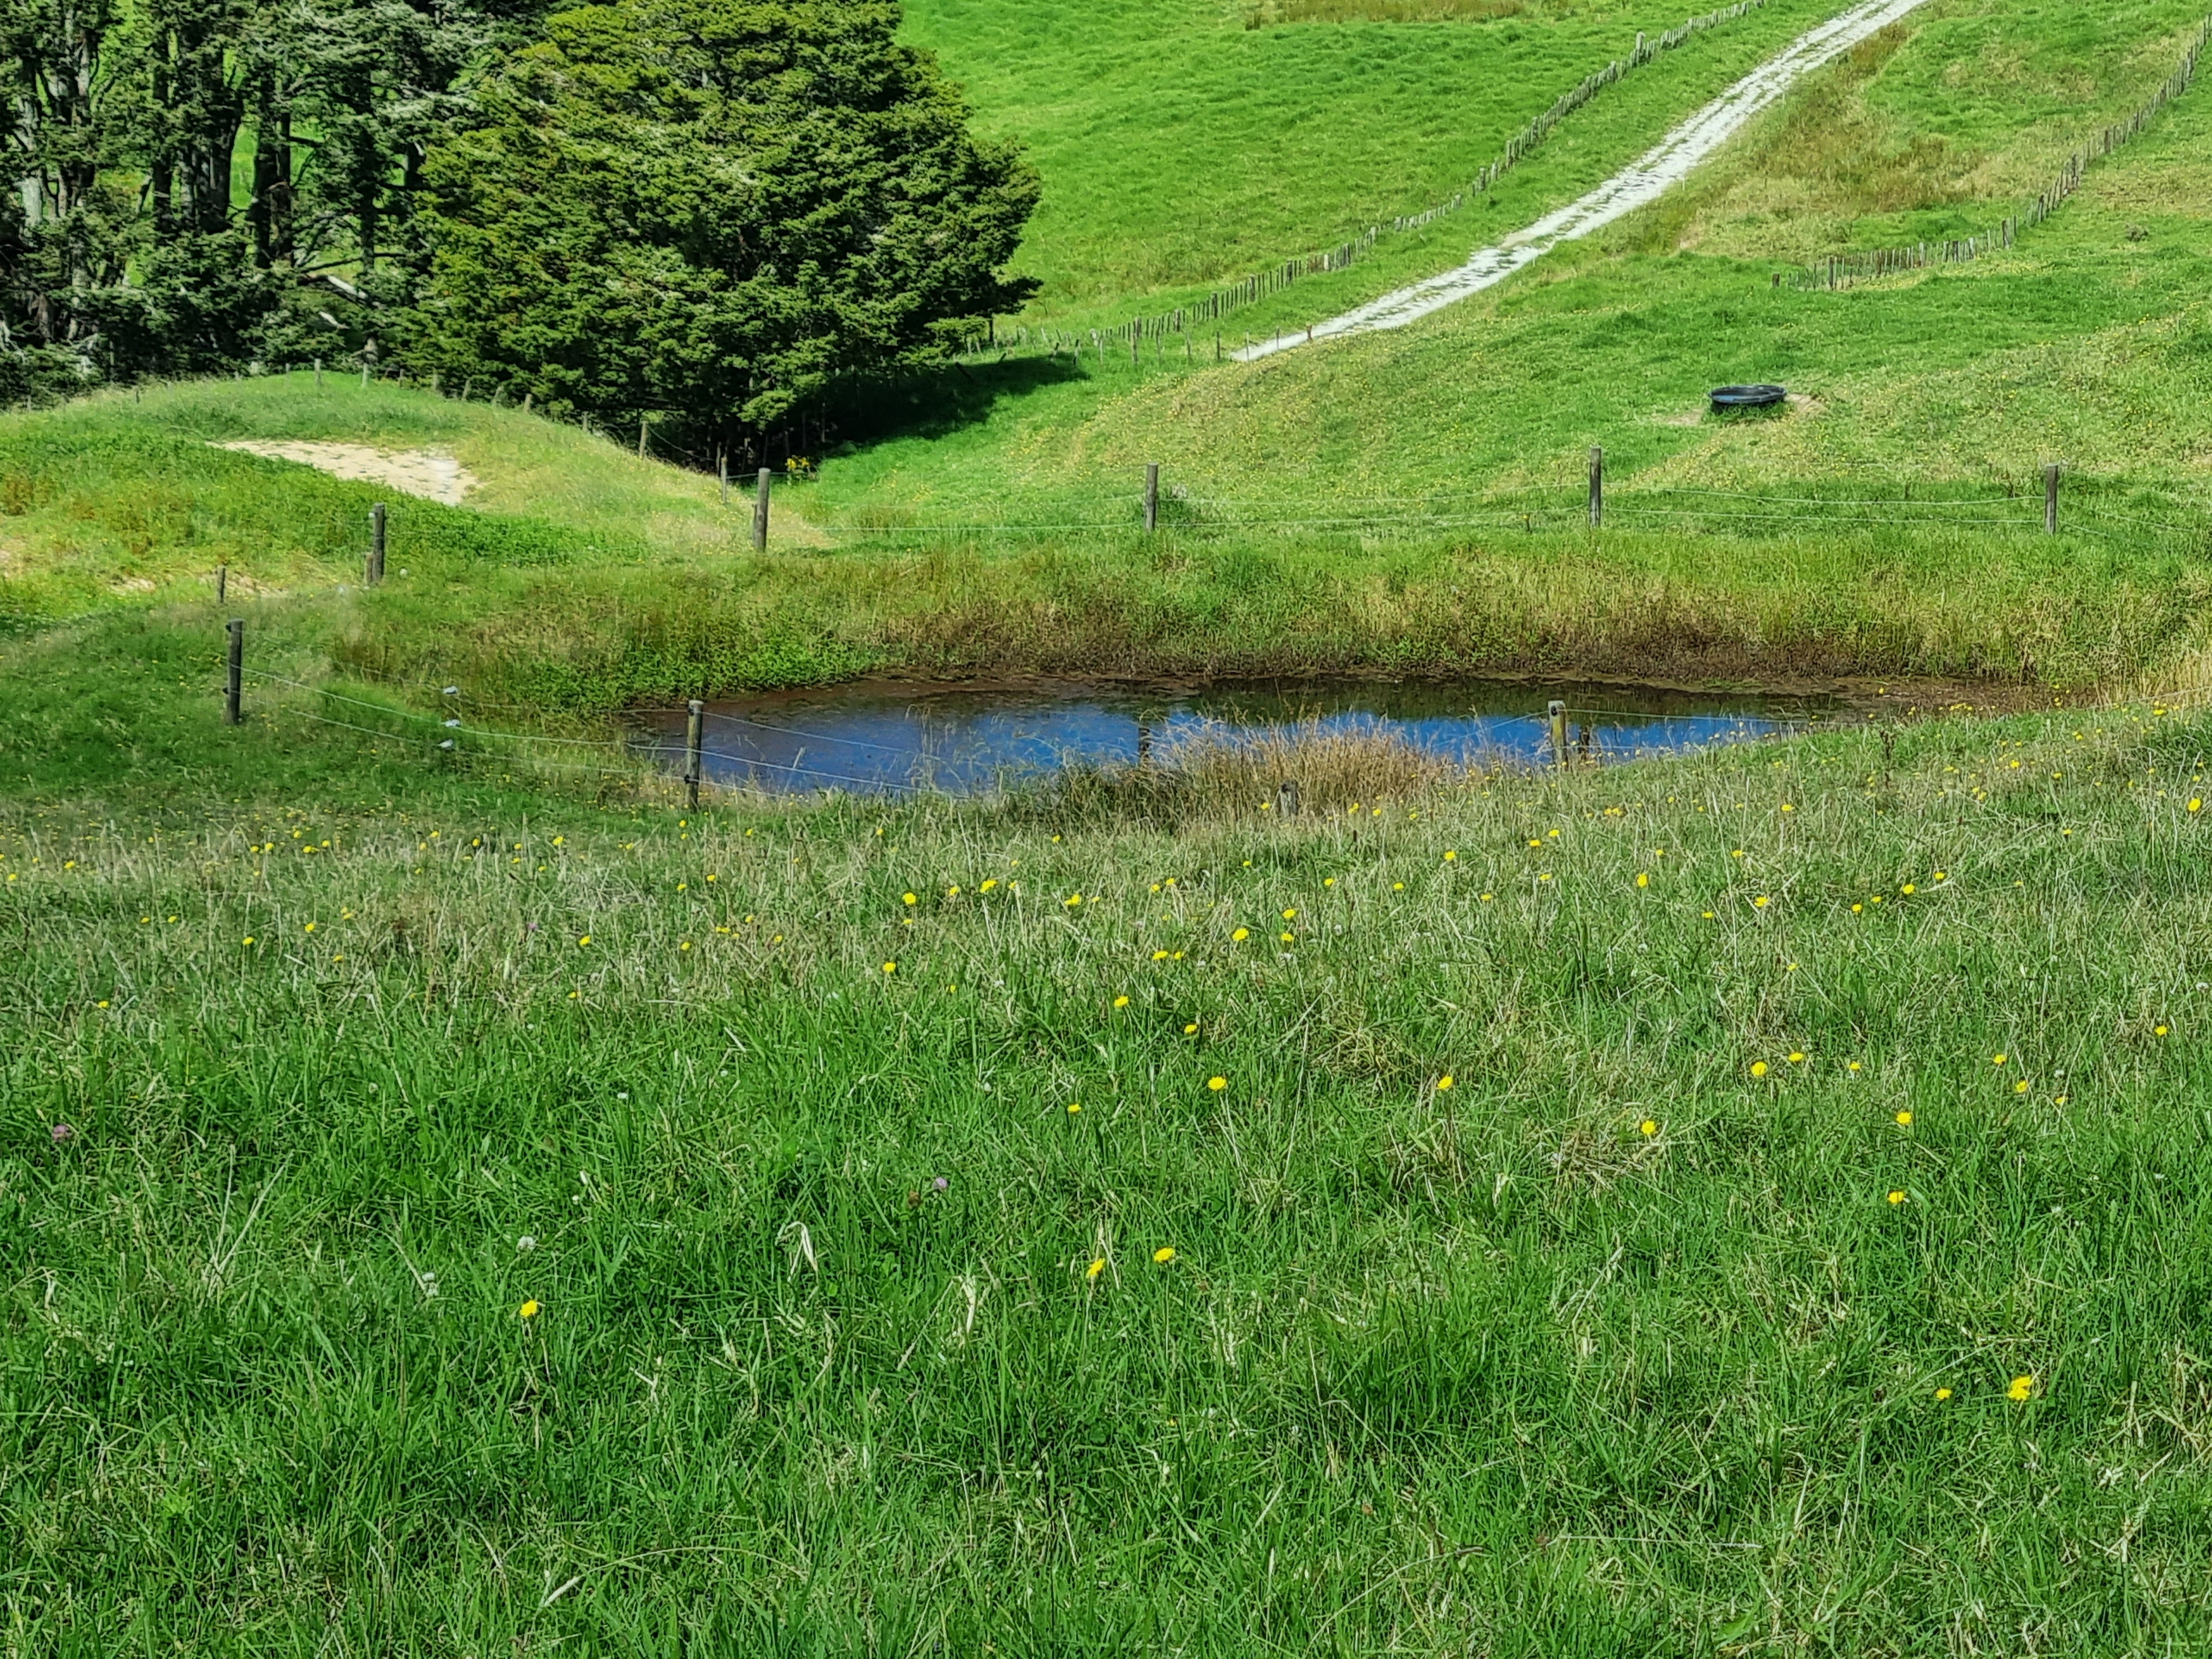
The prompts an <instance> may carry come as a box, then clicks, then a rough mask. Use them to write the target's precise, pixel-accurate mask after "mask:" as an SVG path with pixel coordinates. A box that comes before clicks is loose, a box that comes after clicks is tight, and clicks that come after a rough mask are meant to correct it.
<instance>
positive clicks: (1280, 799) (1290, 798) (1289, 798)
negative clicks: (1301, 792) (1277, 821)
mask: <svg viewBox="0 0 2212 1659" xmlns="http://www.w3.org/2000/svg"><path fill="white" fill-rule="evenodd" d="M1275 811H1276V813H1277V814H1278V815H1279V816H1280V817H1286V818H1294V817H1297V815H1298V787H1297V785H1296V784H1295V783H1291V782H1290V781H1288V780H1285V781H1283V782H1281V783H1279V784H1277V785H1276V786H1275Z"/></svg>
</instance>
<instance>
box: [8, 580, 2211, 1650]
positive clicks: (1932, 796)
mask: <svg viewBox="0 0 2212 1659" xmlns="http://www.w3.org/2000/svg"><path fill="white" fill-rule="evenodd" d="M209 669H210V661H209V654H208V653H207V652H206V651H205V649H204V641H203V640H201V638H200V636H199V635H197V633H196V632H194V631H193V630H191V629H181V628H175V627H168V628H165V627H163V626H161V625H160V624H159V623H156V622H155V621H154V620H152V619H149V618H145V617H141V618H139V619H137V620H136V621H133V620H131V619H130V618H125V617H111V618H107V619H104V620H94V621H88V622H83V623H76V624H72V625H70V627H69V628H67V629H61V630H58V631H56V632H54V633H52V634H50V635H46V636H45V637H43V638H42V639H40V640H39V641H18V642H17V643H16V644H15V645H13V646H11V647H8V649H7V650H6V653H5V655H4V660H0V675H4V678H5V691H6V696H5V702H4V708H5V713H4V715H0V775H7V776H8V777H9V778H10V779H11V781H12V783H13V789H12V793H13V799H12V800H11V802H10V804H9V806H8V807H7V808H6V809H5V811H4V813H0V872H4V874H0V926H4V927H5V929H6V932H7V935H8V937H9V939H10V941H11V945H10V961H11V967H10V971H9V974H8V975H7V976H6V978H5V981H4V985H5V989H4V991H0V1033H4V1036H5V1041H4V1044H0V1054H4V1064H0V1260H4V1261H6V1263H7V1264H8V1271H7V1273H6V1274H5V1276H4V1282H5V1290H4V1292H0V1468H5V1469H6V1471H7V1479H6V1481H5V1482H4V1484H0V1517H4V1518H0V1527H4V1529H5V1534H6V1535H7V1537H8V1538H9V1541H10V1547H9V1549H8V1550H7V1551H5V1552H4V1553H0V1628H5V1629H6V1630H7V1631H8V1632H9V1643H10V1647H11V1650H13V1651H20V1652H25V1653H30V1652H37V1653H56V1654H77V1653H83V1654H92V1653H107V1652H112V1651H116V1650H142V1649H143V1650H189V1651H192V1652H197V1653H210V1654H220V1653H233V1652H234V1653H253V1654H257V1655H260V1654H270V1653H301V1654H307V1653H323V1654H327V1653H332V1652H371V1651H374V1652H391V1651H401V1650H404V1651H411V1652H422V1653H453V1654H462V1653H478V1652H483V1651H486V1650H490V1649H492V1648H494V1647H497V1648H500V1649H501V1650H545V1649H549V1648H556V1647H557V1648H562V1649H567V1650H575V1651H579V1652H592V1653H609V1654H612V1653H635V1652H641V1651H647V1652H650V1651H671V1652H674V1651H684V1652H732V1653H735V1652H782V1653H805V1654H813V1653H823V1654H826V1653H830V1652H839V1653H843V1652H854V1651H879V1652H894V1651H896V1652H905V1651H913V1650H930V1649H932V1648H933V1647H938V1646H942V1647H943V1648H944V1649H945V1650H947V1651H965V1652H983V1651H991V1652H996V1653H1002V1654H1016V1653H1034V1654H1038V1655H1047V1654H1052V1655H1058V1654H1064V1653H1068V1652H1097V1653H1108V1652H1126V1651H1129V1650H1132V1649H1146V1650H1158V1649H1168V1648H1172V1649H1174V1650H1176V1651H1180V1652H1185V1653H1191V1654H1221V1655H1240V1656H1241V1655H1247V1654H1251V1653H1255V1652H1261V1653H1277V1652H1280V1653H1300V1654H1304V1653H1313V1652H1339V1653H1383V1652H1393V1651H1405V1650H1418V1651H1423V1652H1443V1651H1467V1650H1476V1651H1482V1652H1487V1653H1499V1654H1508V1653H1511V1654H1529V1655H1534V1654H1538V1653H1542V1654H1561V1653H1569V1654H1591V1655H1596V1654H1613V1653H1619V1652H1621V1651H1624V1650H1633V1651H1637V1652H1639V1653H1649V1654H1674V1653H1680V1654H1722V1653H1725V1654H1753V1653H1769V1652H1771V1653H1780V1652H1784V1651H1802V1650H1807V1649H1808V1648H1809V1649H1813V1650H1820V1651H1829V1652H1838V1653H1846V1652H1847V1653H1865V1654H1904V1653H1919V1652H1928V1651H1961V1652H1963V1651H1966V1650H1970V1649H1972V1650H1983V1651H2015V1650H2018V1643H2019V1639H2020V1632H2021V1630H2022V1629H2023V1628H2028V1629H2033V1631H2035V1632H2038V1636H2037V1643H2038V1644H2039V1645H2041V1644H2048V1646H2049V1648H2050V1649H2051V1650H2064V1651H2068V1652H2077V1653H2090V1652H2095V1653H2118V1652H2127V1653H2145V1654H2149V1653H2166V1652H2180V1651H2189V1650H2194V1649H2196V1648H2197V1647H2199V1646H2201V1645H2202V1644H2203V1642H2204V1640H2205V1638H2206V1634H2207V1630H2206V1609H2205V1601H2204V1591H2205V1577H2204V1574H2203V1557H2204V1552H2205V1549H2206V1547H2207V1536H2208V1534H2207V1522H2206V1514H2207V1506H2208V1502H2212V1486H2208V1475H2207V1454H2206V1449H2205V1434H2204V1424H2203V1414H2204V1396H2205V1387H2206V1383H2205V1376H2204V1366H2205V1363H2206V1361H2205V1355H2204V1352H2203V1348H2204V1344H2203V1328H2204V1326H2203V1321H2204V1313H2203V1309H2204V1303H2205V1297H2206V1295H2207V1293H2208V1292H2207V1286H2206V1283H2205V1274H2204V1271H2203V1267H2202V1265H2201V1264H2202V1261H2203V1259H2204V1255H2205V1253H2204V1250H2203V1249H2202V1248H2201V1246H2202V1245H2203V1243H2204V1241H2205V1239H2206V1237H2207V1236H2208V1231H2212V1210H2208V1202H2209V1201H2212V1200H2208V1198H2207V1194H2208V1193H2212V1167H2208V1164H2207V1153H2206V1150H2205V1145H2204V1135H2203V1110H2202V1105H2203V1100H2204V1099H2205V1097H2206V1091H2207V1087H2208V1073H2207V1069H2206V1060H2205V1056H2206V1054H2207V1048H2206V1036H2207V1022H2208V1020H2212V1001H2209V1000H2208V999H2212V993H2208V992H2207V991H2206V989H2205V988H2204V987H2205V981H2206V980H2207V979H2208V977H2212V962H2208V959H2207V957H2206V950H2205V940H2206V938H2207V937H2208V932H2207V930H2208V927H2212V908H2208V902H2212V901H2208V889H2207V882H2206V874H2207V872H2208V871H2212V857H2208V856H2207V849H2206V848H2205V846H2204V845H2203V836H2205V835H2207V834H2212V826H2208V824H2207V822H2206V815H2205V814H2204V813H2203V811H2201V810H2199V808H2200V806H2201V801H2202V795H2203V790H2204V787H2205V785H2204V782H2203V769H2204V763H2205V759H2206V751H2207V749H2208V746H2212V727H2208V726H2207V725H2206V723H2205V721H2204V720H2203V717H2202V716H2201V715H2191V716H2185V715H2183V714H2180V713H2179V711H2178V710H2176V709H2174V708H2169V707H2166V706H2164V705H2138V706H2134V707H2130V708H2116V709H2112V710H2109V711H2104V712H2098V713H2075V712H2062V713H2055V714H2046V715H2042V716H2027V717H2020V718H2015V719H2013V720H2005V721H1988V720H1936V721H1933V722H1929V723H1922V724H1917V725H1912V726H1905V727H1904V728H1903V729H1902V730H1899V731H1895V732H1892V733H1891V734H1890V735H1889V736H1888V737H1887V738H1886V737H1885V736H1884V734H1883V733H1882V732H1878V731H1875V730H1862V731H1857V732H1839V733H1836V734H1833V735H1831V736H1828V737H1826V738H1818V739H1808V740H1804V741H1802V742H1797V743H1793V744H1786V745H1780V746H1766V747H1761V748H1757V749H1753V750H1736V751H1729V752H1726V753H1721V754H1717V755H1714V756H1711V757H1706V758H1704V759H1699V760H1692V761H1686V762H1679V763H1667V764H1661V765H1646V766H1638V767H1633V768H1628V769H1619V770H1613V771H1608V772H1606V773H1603V774H1596V775H1583V774H1576V775H1567V776H1564V777H1558V778H1539V777H1525V778H1492V779H1474V780H1468V781H1461V782H1455V783H1446V784H1443V785H1442V786H1428V787H1412V788H1407V787H1400V786H1399V785H1397V784H1394V783H1392V782H1390V781H1388V780H1389V779H1390V778H1391V777H1392V776H1394V775H1395V774H1393V773H1392V771H1391V769H1389V767H1388V766H1381V767H1376V766H1369V767H1367V768H1366V769H1361V767H1359V766H1358V765H1356V764H1355V765H1351V766H1347V767H1346V769H1343V770H1342V771H1341V772H1340V774H1339V775H1335V776H1334V777H1331V776H1326V775H1324V776H1320V777H1316V778H1314V779H1312V781H1311V784H1310V790H1309V800H1310V805H1311V809H1312V810H1310V811H1309V812H1308V813H1307V814H1306V815H1305V816H1304V817H1300V818H1297V819H1291V820H1286V821H1281V822H1278V821H1276V820H1275V818H1274V817H1273V814H1271V813H1267V812H1262V811H1258V810H1257V806H1258V800H1259V798H1260V791H1259V790H1258V789H1257V788H1256V787H1254V788H1250V789H1248V790H1245V791H1242V792H1235V793H1229V794H1226V795H1214V796H1212V797H1211V798H1202V797H1197V796H1177V795H1174V794H1169V795H1166V796H1161V795H1159V794H1158V793H1156V792H1153V791H1152V790H1149V789H1145V788H1138V787H1133V786H1131V785H1127V784H1117V783H1115V782H1114V781H1111V780H1104V781H1100V782H1099V784H1098V785H1097V787H1090V788H1085V789H1079V790H1072V791H1070V792H1067V793H1058V794H1054V793H1048V794H1043V795H1039V796H1035V797H1029V798H1024V799H1017V800H1014V801H1011V802H1008V803H1005V804H1002V805H987V804H965V805H963V804H957V803H948V802H942V801H939V802H920V803H911V804H906V805H898V804H893V803H886V802H882V801H866V800H856V801H848V802H844V803H841V804H831V805H816V806H806V805H793V806H777V805H771V804H769V803H764V802H756V801H745V800H731V801H726V802H717V803H710V805H709V806H708V810H707V811H706V812H704V813H703V814H700V815H694V814H691V813H689V812H685V811H682V810H680V809H679V808H675V807H670V806H660V805H653V804H652V803H653V799H654V791H653V789H652V787H650V786H641V785H636V784H633V783H625V782H623V781H621V780H614V781H592V780H589V779H565V780H564V779H562V778H561V777H559V776H558V775H556V774H553V773H550V772H549V773H547V774H545V775H535V774H532V775H526V774H524V773H523V772H521V771H520V770H519V769H518V770H516V771H514V772H512V773H509V772H506V771H503V770H502V769H501V767H502V764H503V763H501V762H498V761H493V762H490V763H488V764H486V763H477V762H472V761H471V760H468V759H467V758H464V759H462V760H461V761H460V762H459V763H454V762H452V761H450V760H447V761H442V762H441V760H440V759H439V757H438V756H437V754H436V751H434V750H431V749H430V747H429V745H428V742H427V741H426V740H422V739H415V740H410V741H394V740H392V739H389V738H381V737H377V736H373V735H368V734H365V733H363V732H357V731H349V730H348V729H346V727H345V726H342V725H335V724H331V723H329V722H330V721H331V720H343V719H345V718H346V710H345V708H344V707H343V705H339V704H337V703H334V702H331V701H329V700H328V699H326V698H324V697H322V696H318V695H315V694H313V693H307V692H298V691H291V690H286V689H284V688H283V687H272V686H267V685H264V684H259V683H257V684H255V685H254V686H253V688H252V691H251V694H250V697H249V702H248V718H247V723H246V726H243V727H242V728H240V729H239V730H236V731H228V730H226V729H224V728H222V726H219V725H218V724H217V719H216V717H217V707H218V705H217V701H216V696H215V695H214V689H213V677H212V675H211V674H210V672H209ZM1355 759H1356V757H1355ZM1378 779H1379V780H1383V781H1379V782H1378V781H1377V780H1378ZM1355 790H1356V791H1358V793H1352V792H1353V791H1355ZM595 796H596V797H597V799H596V804H595V801H594V797H595ZM1217 1079H1218V1082H1217ZM1447 1083H1448V1084H1449V1086H1447ZM1170 1253H1171V1254H1170Z"/></svg>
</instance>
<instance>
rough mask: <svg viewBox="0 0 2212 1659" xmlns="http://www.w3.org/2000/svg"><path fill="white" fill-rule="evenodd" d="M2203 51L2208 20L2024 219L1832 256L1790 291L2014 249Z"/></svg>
mask: <svg viewBox="0 0 2212 1659" xmlns="http://www.w3.org/2000/svg"><path fill="white" fill-rule="evenodd" d="M2208 45H2212V17H2208V18H2206V19H2205V20H2204V21H2203V24H2202V25H2201V26H2200V27H2198V29H2197V38H2196V39H2195V40H2192V41H2191V42H2190V44H2189V50H2188V51H2187V52H2184V53H2183V54H2182V58H2181V63H2180V65H2179V67H2178V68H2176V69H2175V70H2174V71H2173V73H2172V75H2170V76H2167V77H2166V80H2165V82H2164V83H2163V84H2161V85H2160V88H2159V89H2158V90H2157V91H2156V92H2155V93H2154V94H2151V98H2150V100H2149V101H2148V103H2146V104H2145V105H2144V106H2142V108H2141V109H2139V110H2137V111H2136V112H2135V113H2134V114H2133V115H2131V116H2130V117H2129V118H2127V119H2126V120H2124V121H2121V122H2118V123H2117V124H2115V125H2112V126H2108V127H2106V128H2104V129H2103V130H2102V131H2100V132H2099V133H2098V134H2097V136H2096V137H2094V138H2093V139H2092V140H2091V141H2090V142H2089V143H2087V145H2085V146H2084V147H2083V148H2082V149H2078V150H2076V151H2075V152H2074V154H2073V155H2070V156H2069V157H2068V158H2067V160H2066V165H2065V166H2064V167H2063V168H2061V169H2060V170H2059V173H2058V177H2057V179H2054V180H2053V181H2052V183H2051V188H2050V189H2048V190H2046V191H2044V192H2043V193H2042V194H2041V195H2039V196H2038V197H2036V198H2035V204H2034V205H2033V207H2031V208H2029V209H2028V210H2027V213H2026V214H2025V215H2024V216H2019V217H2014V218H2008V219H2003V220H2001V221H1999V222H1997V223H1996V225H1994V226H1992V227H1991V228H1989V229H1988V230H1984V231H1978V232H1976V233H1975V234H1972V235H1970V236H1954V237H1950V238H1947V239H1945V240H1940V241H1935V242H1924V241H1923V242H1914V243H1910V244H1907V245H1905V246H1901V247H1884V248H1873V249H1869V250H1866V251H1863V252H1852V253H1838V254H1832V255H1830V256H1829V257H1828V258H1826V259H1816V260H1814V262H1813V263H1812V264H1809V265H1808V266H1806V267H1805V269H1804V270H1801V271H1799V272H1797V273H1796V276H1794V277H1793V278H1792V279H1791V283H1790V286H1792V287H1793V288H1799V289H1847V288H1850V287H1853V286H1855V285H1856V284H1857V283H1863V282H1872V281H1878V280H1880V279H1881V278H1882V277H1884V276H1895V275H1897V274H1898V273H1899V272H1900V271H1907V270H1927V269H1928V268H1929V267H1931V266H1935V265H1948V264H1966V263H1969V262H1971V261H1972V260H1975V259H1978V258H1981V257H1982V256H1983V255H1984V254H1986V253H1989V252H1993V251H1995V250H1996V249H2000V248H2008V247H2011V246H2015V244H2016V243H2017V242H2018V241H2019V240H2020V234H2021V231H2022V230H2023V229H2027V228H2033V227H2034V226H2036V225H2039V224H2041V223H2042V222H2044V221H2045V220H2046V219H2048V218H2049V217H2050V216H2051V215H2052V214H2054V213H2056V212H2057V211H2058V210H2059V209H2060V208H2061V207H2062V206H2063V205H2064V204H2065V203H2066V200H2067V198H2068V197H2070V196H2072V195H2073V194H2074V192H2075V191H2077V190H2079V189H2080V188H2081V179H2082V176H2083V174H2085V173H2087V171H2088V168H2089V166H2090V164H2091V163H2092V162H2094V161H2100V160H2102V159H2103V158H2104V157H2106V156H2107V155H2111V154H2112V152H2113V151H2114V150H2116V149H2120V148H2121V147H2122V146H2123V145H2124V144H2126V143H2129V142H2130V140H2132V139H2135V138H2137V137H2141V136H2142V133H2143V132H2144V131H2146V130H2148V127H2149V126H2150V124H2151V123H2152V121H2153V120H2154V119H2155V118H2157V116H2158V112H2160V110H2162V109H2164V108H2165V107H2166V106H2167V105H2168V104H2170V103H2172V101H2173V100H2175V99H2177V98H2179V97H2180V96H2181V94H2183V93H2185V92H2187V91H2188V90H2189V88H2190V86H2191V83H2192V82H2194V81H2195V80H2196V79H2197V59H2198V58H2201V57H2202V56H2203V52H2204V48H2205V47H2206V46H2208ZM1774 280H1775V283H1776V284H1777V286H1779V285H1780V283H1781V281H1782V278H1781V276H1779V275H1777V276H1776V277H1775V279H1774Z"/></svg>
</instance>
